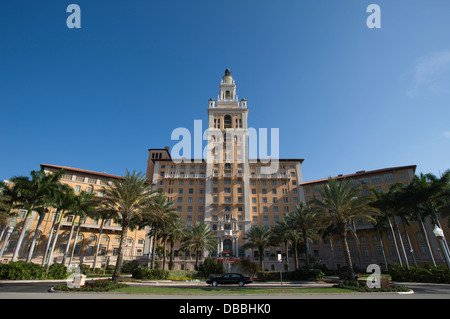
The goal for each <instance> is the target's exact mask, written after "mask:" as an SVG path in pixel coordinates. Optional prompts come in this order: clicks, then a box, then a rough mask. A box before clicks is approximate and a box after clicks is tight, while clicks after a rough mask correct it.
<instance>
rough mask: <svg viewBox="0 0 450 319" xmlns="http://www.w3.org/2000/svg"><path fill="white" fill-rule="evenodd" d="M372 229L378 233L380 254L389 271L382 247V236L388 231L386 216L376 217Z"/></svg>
mask: <svg viewBox="0 0 450 319" xmlns="http://www.w3.org/2000/svg"><path fill="white" fill-rule="evenodd" d="M372 225H373V229H374V230H375V231H376V232H378V235H379V237H380V246H381V253H382V254H383V259H384V265H385V267H386V270H387V271H388V270H389V266H388V262H387V259H386V253H385V251H384V245H383V234H384V232H385V231H387V230H388V229H389V225H388V223H387V218H386V215H382V214H380V215H378V216H376V217H375V220H373V221H372Z"/></svg>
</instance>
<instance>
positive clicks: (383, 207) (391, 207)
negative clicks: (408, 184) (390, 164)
mask: <svg viewBox="0 0 450 319" xmlns="http://www.w3.org/2000/svg"><path fill="white" fill-rule="evenodd" d="M396 189H397V186H391V187H390V188H389V191H388V192H385V193H383V192H379V191H377V190H376V189H371V191H372V194H373V195H374V199H373V200H372V201H371V202H370V203H369V205H370V206H372V207H374V208H376V209H378V211H379V212H380V214H381V216H379V218H380V219H381V220H384V221H385V222H386V223H387V224H388V226H389V229H390V231H391V237H392V239H393V241H394V248H395V252H396V254H397V258H398V262H399V264H400V266H402V265H403V262H402V258H401V256H400V251H399V248H398V243H397V239H396V236H395V232H394V225H393V224H392V221H391V219H392V220H393V221H394V224H395V225H396V221H395V217H396V211H395V208H396V207H397V206H396V204H395V203H396V202H397V201H398V198H397V197H398V195H397V196H395V195H394V193H395V191H396ZM374 222H375V223H376V221H374ZM395 230H396V231H397V232H398V227H395ZM399 240H400V241H401V242H402V238H401V236H400V238H399ZM402 247H403V245H402Z"/></svg>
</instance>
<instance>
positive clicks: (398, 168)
mask: <svg viewBox="0 0 450 319" xmlns="http://www.w3.org/2000/svg"><path fill="white" fill-rule="evenodd" d="M416 167H417V165H408V166H398V167H389V168H381V169H376V170H372V171H358V172H356V173H354V174H347V175H338V176H335V177H332V178H333V179H335V178H337V179H343V178H350V177H355V176H364V175H371V174H377V173H383V172H388V171H395V170H400V169H409V168H412V169H413V170H414V172H415V171H416ZM327 180H328V178H322V179H318V180H315V181H309V182H304V183H301V184H300V185H302V186H303V185H309V184H315V183H322V182H326V181H327Z"/></svg>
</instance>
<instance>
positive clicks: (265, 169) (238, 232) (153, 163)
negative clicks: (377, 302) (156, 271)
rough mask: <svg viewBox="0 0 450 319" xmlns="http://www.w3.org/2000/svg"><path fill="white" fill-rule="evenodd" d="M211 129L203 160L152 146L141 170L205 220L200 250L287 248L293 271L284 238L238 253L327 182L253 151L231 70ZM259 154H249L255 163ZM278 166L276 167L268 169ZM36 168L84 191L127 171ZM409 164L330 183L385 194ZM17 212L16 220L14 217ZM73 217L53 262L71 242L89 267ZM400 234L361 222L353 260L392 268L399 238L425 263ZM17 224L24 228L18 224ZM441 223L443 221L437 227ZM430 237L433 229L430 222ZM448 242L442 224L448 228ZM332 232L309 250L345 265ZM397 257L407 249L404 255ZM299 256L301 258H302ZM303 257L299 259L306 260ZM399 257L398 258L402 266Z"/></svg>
mask: <svg viewBox="0 0 450 319" xmlns="http://www.w3.org/2000/svg"><path fill="white" fill-rule="evenodd" d="M207 114H208V129H207V130H206V134H205V136H206V139H207V141H206V142H207V149H206V152H205V154H206V158H203V156H201V157H199V158H189V159H186V158H173V157H172V155H173V154H171V153H170V150H169V148H168V147H165V148H150V149H149V150H148V160H147V172H146V174H147V175H146V176H147V179H148V180H149V182H151V183H152V184H153V188H154V190H159V191H161V192H162V193H163V194H164V195H165V196H167V198H168V199H169V201H172V202H173V203H174V206H175V208H176V211H177V213H178V214H179V216H180V217H181V219H182V221H183V222H184V224H185V225H186V226H187V227H190V226H192V225H194V224H195V223H197V222H205V223H207V224H208V225H209V227H210V229H211V230H212V231H214V232H215V234H216V235H217V245H216V249H215V251H210V252H208V251H206V252H204V256H203V257H206V256H208V255H209V256H213V257H217V258H225V259H228V260H230V259H231V260H232V259H238V258H250V259H251V260H253V261H255V262H256V261H257V260H258V259H259V256H260V254H263V255H264V257H265V261H264V268H265V269H264V270H278V269H279V264H278V263H277V258H276V257H275V256H277V254H287V256H288V257H289V267H288V270H293V269H294V261H293V258H291V257H292V256H293V254H292V252H291V251H290V250H289V251H287V252H286V251H285V249H284V244H281V243H280V245H279V246H278V247H269V248H266V250H265V251H263V252H259V251H258V250H257V249H244V248H243V245H244V244H245V242H246V237H245V234H246V233H247V232H248V231H249V230H250V229H251V228H252V227H254V226H265V227H268V228H271V227H272V226H274V225H275V224H276V223H277V222H278V221H280V220H282V218H283V215H284V214H285V213H288V212H290V211H293V210H294V209H295V206H296V205H298V204H299V203H300V202H301V201H305V202H308V201H310V200H311V199H312V198H318V199H320V198H319V194H318V192H317V188H318V186H320V185H321V184H323V183H324V182H326V181H327V179H321V180H316V181H310V182H303V179H302V163H303V159H300V158H298V159H291V158H289V159H270V158H268V159H262V158H257V157H251V156H249V154H251V151H250V150H251V146H252V145H251V143H252V140H251V135H252V129H251V128H249V127H248V116H249V108H248V105H247V100H246V99H241V100H239V99H238V95H237V92H236V83H235V80H234V78H233V77H232V76H231V73H230V70H228V69H227V70H226V71H225V75H224V76H223V77H222V79H221V82H220V85H219V95H218V98H217V100H214V99H210V100H209V102H208V107H207ZM253 158H255V159H253ZM273 168H274V169H273ZM41 169H43V170H44V171H46V172H55V171H58V170H61V169H64V170H65V171H66V175H64V176H63V177H62V180H61V182H62V183H64V184H67V185H69V186H71V187H72V188H73V189H74V190H75V192H76V193H79V192H80V191H82V190H86V191H89V192H93V193H95V194H96V195H97V196H102V195H103V194H102V187H103V186H105V185H108V183H109V182H110V181H111V180H112V179H120V178H123V177H120V176H115V175H110V174H106V173H99V172H93V171H87V170H82V169H76V168H70V167H64V166H56V165H47V164H42V165H41ZM415 170H416V166H415V165H411V166H401V167H393V168H385V169H380V170H372V171H358V172H356V173H355V174H348V175H342V174H341V175H338V176H336V177H334V178H336V179H344V178H345V179H350V180H351V182H352V183H353V184H354V185H356V184H358V185H360V186H361V195H368V194H369V192H370V188H374V189H377V190H378V191H387V190H388V189H389V187H390V186H391V185H392V184H394V183H405V184H406V183H409V182H410V181H411V180H412V178H413V177H414V174H415ZM20 213H21V217H23V216H24V214H25V213H26V212H24V211H21V212H20ZM55 213H56V212H55V211H51V212H50V213H49V214H47V216H46V219H45V221H44V223H43V224H42V227H41V230H40V232H41V234H40V236H39V240H38V243H37V245H36V249H35V257H34V259H33V261H34V262H37V263H40V261H41V260H42V258H43V252H44V250H45V246H46V243H47V241H48V236H49V233H50V231H51V227H52V224H53V220H54V218H55ZM19 217H20V216H19ZM73 218H74V217H73V216H70V215H68V216H65V217H64V220H63V222H62V228H61V232H60V235H59V240H58V243H57V245H56V249H55V251H54V253H53V257H54V260H53V262H60V261H61V259H62V255H63V254H64V251H65V249H66V247H67V245H70V247H73V245H75V247H76V248H75V256H74V262H75V263H83V264H87V265H90V266H91V267H92V262H93V254H94V250H95V247H96V244H97V240H98V236H99V227H100V226H99V221H98V220H91V219H89V218H87V219H86V220H83V221H82V223H81V228H80V233H79V236H78V238H73V239H72V241H71V243H69V242H68V238H69V236H68V235H69V232H70V229H71V226H72V222H73ZM19 221H20V222H19V224H18V226H17V227H16V230H15V232H14V233H13V234H12V236H11V239H10V241H9V242H8V245H7V247H6V251H5V253H4V255H3V257H2V261H3V262H6V261H8V260H9V259H10V257H11V255H12V252H13V251H14V248H15V243H16V242H17V237H18V234H19V230H18V229H21V228H22V227H25V229H27V231H28V234H27V236H26V240H25V241H24V243H23V245H22V247H23V248H22V252H21V254H20V255H19V257H20V258H21V259H23V258H25V257H26V252H27V250H28V249H27V247H28V246H29V243H30V242H31V237H32V234H33V231H34V228H35V225H36V224H37V216H36V214H33V216H32V218H29V219H28V221H27V225H23V219H20V218H19ZM396 222H397V226H396V227H397V228H396V230H398V232H397V233H395V234H394V235H393V234H390V233H388V232H385V233H383V234H380V233H378V232H377V231H375V229H374V228H373V225H371V224H368V223H364V222H363V221H357V222H356V223H355V225H354V226H355V230H356V233H357V234H358V237H357V238H352V237H351V236H350V235H349V246H350V251H351V254H352V259H353V263H354V265H355V266H357V267H359V268H361V269H365V267H366V266H367V265H368V264H379V265H381V264H385V263H387V264H394V263H396V262H399V260H398V254H397V252H396V247H397V245H396V242H400V241H403V243H404V244H405V245H406V252H405V253H404V254H406V255H407V258H408V261H409V262H410V265H414V264H415V263H417V264H423V263H425V262H429V261H430V258H429V256H428V251H427V247H426V243H425V241H424V234H423V232H422V231H421V230H420V228H419V227H418V225H417V223H415V222H413V223H412V224H411V225H410V226H408V227H406V228H405V227H403V225H402V223H401V220H397V221H396ZM21 223H22V224H21ZM443 224H446V223H443ZM426 227H427V231H429V233H430V234H431V229H430V228H431V225H430V224H429V223H427V224H426ZM120 230H121V226H120V225H118V224H116V223H114V221H113V220H109V221H107V222H106V224H105V227H104V230H103V233H102V236H101V238H100V253H99V255H100V257H99V258H98V263H97V265H96V267H101V266H105V264H106V265H108V264H110V265H113V264H115V260H116V255H117V250H118V247H119V243H120ZM444 231H445V233H446V237H447V238H448V236H449V233H448V228H445V229H444ZM148 232H149V229H148V228H146V229H142V230H132V231H131V230H130V231H129V232H128V238H127V246H126V248H125V256H124V260H138V261H139V262H141V263H142V264H146V263H147V262H148V256H149V254H150V251H151V249H150V247H151V239H150V238H149V237H148ZM339 240H340V239H339V238H338V237H337V236H334V235H331V236H328V237H324V238H321V239H317V240H313V241H310V242H309V243H308V248H309V252H310V254H311V255H312V256H313V257H316V258H318V260H320V261H319V264H321V265H323V266H326V267H328V268H330V269H336V268H340V267H341V266H343V265H345V260H344V257H343V248H342V243H340V241H339ZM430 241H431V245H432V249H433V254H434V256H435V257H436V260H437V261H441V262H442V263H443V259H442V257H441V256H440V253H441V252H440V250H439V245H438V244H437V242H436V239H435V238H434V237H432V238H431V240H430ZM174 248H175V259H174V265H175V266H174V269H194V263H195V258H194V256H192V254H193V253H194V252H193V251H192V252H191V251H181V250H180V245H176V246H175V247H174ZM400 254H401V258H403V259H404V254H402V252H400ZM301 258H302V257H301ZM303 258H304V256H303ZM404 262H405V260H403V263H404Z"/></svg>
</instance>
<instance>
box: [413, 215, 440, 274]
mask: <svg viewBox="0 0 450 319" xmlns="http://www.w3.org/2000/svg"><path fill="white" fill-rule="evenodd" d="M417 219H418V221H419V225H420V229H421V230H422V233H423V235H424V237H425V242H426V243H427V247H428V253H429V255H430V259H431V262H432V263H433V266H435V267H436V261H435V260H434V256H433V251H432V250H431V246H430V240H429V239H428V234H427V231H426V229H425V225H424V224H423V220H422V217H421V216H420V214H417Z"/></svg>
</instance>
